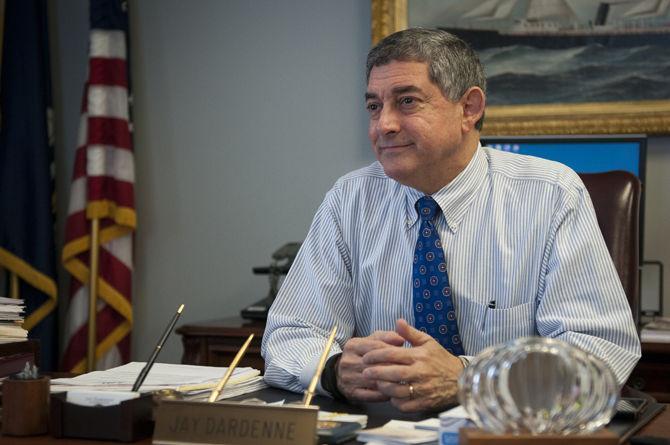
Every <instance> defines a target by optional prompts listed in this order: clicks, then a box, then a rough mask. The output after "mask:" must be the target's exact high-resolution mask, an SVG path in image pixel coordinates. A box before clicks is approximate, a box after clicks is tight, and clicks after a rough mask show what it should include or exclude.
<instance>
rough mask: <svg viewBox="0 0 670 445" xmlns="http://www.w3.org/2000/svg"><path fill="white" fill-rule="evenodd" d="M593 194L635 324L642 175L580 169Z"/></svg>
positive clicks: (636, 316)
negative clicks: (586, 171) (592, 171)
mask: <svg viewBox="0 0 670 445" xmlns="http://www.w3.org/2000/svg"><path fill="white" fill-rule="evenodd" d="M579 176H580V177H581V178H582V181H584V185H585V186H586V189H587V190H588V192H589V195H591V201H593V207H594V208H595V210H596V216H597V218H598V225H599V226H600V231H601V232H602V234H603V238H604V239H605V244H607V249H608V250H609V252H610V255H611V256H612V260H614V266H615V267H616V270H617V272H618V273H619V278H620V279H621V284H622V285H623V289H624V291H625V292H626V297H627V298H628V303H629V304H630V309H631V311H632V312H633V319H634V320H635V325H636V326H637V325H638V322H639V314H640V275H639V274H640V271H639V265H640V194H641V189H642V186H641V185H640V181H639V179H638V178H637V177H636V176H635V175H633V174H632V173H629V172H624V171H611V172H605V173H580V175H579Z"/></svg>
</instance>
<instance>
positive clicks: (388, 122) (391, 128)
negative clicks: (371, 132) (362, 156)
mask: <svg viewBox="0 0 670 445" xmlns="http://www.w3.org/2000/svg"><path fill="white" fill-rule="evenodd" d="M377 131H378V132H379V133H380V134H390V133H397V132H398V131H400V120H399V119H398V113H397V111H396V110H394V109H393V108H392V107H383V108H382V110H381V112H380V114H379V120H378V121H377Z"/></svg>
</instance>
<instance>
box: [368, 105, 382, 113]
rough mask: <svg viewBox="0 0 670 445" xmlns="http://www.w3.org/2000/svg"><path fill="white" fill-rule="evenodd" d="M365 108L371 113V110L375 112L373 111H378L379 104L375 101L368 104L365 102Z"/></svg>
mask: <svg viewBox="0 0 670 445" xmlns="http://www.w3.org/2000/svg"><path fill="white" fill-rule="evenodd" d="M365 108H367V110H368V111H369V112H370V113H372V112H375V111H378V110H379V104H376V103H369V104H367V105H366V106H365Z"/></svg>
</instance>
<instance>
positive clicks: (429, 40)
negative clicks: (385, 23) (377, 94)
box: [365, 28, 486, 130]
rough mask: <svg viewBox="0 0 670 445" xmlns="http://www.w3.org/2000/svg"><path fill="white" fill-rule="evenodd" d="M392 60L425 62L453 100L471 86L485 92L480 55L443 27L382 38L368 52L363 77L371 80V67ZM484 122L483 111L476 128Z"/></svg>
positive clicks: (438, 84)
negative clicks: (442, 28) (441, 28)
mask: <svg viewBox="0 0 670 445" xmlns="http://www.w3.org/2000/svg"><path fill="white" fill-rule="evenodd" d="M394 60H398V61H404V62H409V61H412V62H424V63H427V64H428V75H429V77H430V80H431V81H432V82H433V83H434V84H435V85H437V86H438V87H439V88H440V89H441V90H442V94H444V96H445V97H446V98H447V99H449V100H450V101H452V102H456V101H458V100H459V99H460V98H461V97H462V96H463V94H465V92H466V91H467V90H468V88H470V87H473V86H476V87H479V88H481V89H482V91H484V93H486V77H485V76H484V69H483V68H482V65H481V63H480V62H479V57H477V54H476V53H475V52H474V51H473V50H472V48H470V46H469V45H468V44H467V43H465V42H464V41H463V40H461V39H459V38H458V37H456V36H455V35H453V34H450V33H448V32H446V31H442V30H437V29H424V28H410V29H406V30H404V31H398V32H395V33H393V34H391V35H390V36H388V37H386V38H384V39H382V40H381V41H380V42H379V43H378V44H377V45H376V46H375V47H374V48H372V49H371V50H370V52H369V53H368V58H367V62H366V67H365V69H366V72H365V77H366V79H367V80H368V81H369V80H370V71H372V68H374V67H375V66H380V65H386V64H387V63H390V62H391V61H394ZM483 124H484V116H483V115H482V117H481V119H479V120H478V121H477V123H476V124H475V128H476V129H477V130H481V129H482V125H483Z"/></svg>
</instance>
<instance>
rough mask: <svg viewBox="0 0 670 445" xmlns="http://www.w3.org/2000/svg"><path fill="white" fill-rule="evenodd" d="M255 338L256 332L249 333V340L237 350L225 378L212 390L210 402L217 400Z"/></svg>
mask: <svg viewBox="0 0 670 445" xmlns="http://www.w3.org/2000/svg"><path fill="white" fill-rule="evenodd" d="M252 338H254V334H251V335H249V338H247V341H245V342H244V344H243V345H242V347H241V348H240V350H239V351H237V355H235V358H234V359H233V361H232V363H231V364H230V366H229V367H228V370H227V371H226V373H225V374H224V375H223V378H222V379H221V380H220V381H219V384H218V385H216V388H214V389H213V390H212V393H211V394H210V395H209V402H210V403H211V402H216V398H217V397H219V394H221V391H223V387H224V386H226V383H227V382H228V379H230V376H231V375H233V371H235V367H236V366H237V362H239V361H240V359H241V358H242V356H243V355H244V353H245V352H246V351H247V347H249V343H251V339H252Z"/></svg>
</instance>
